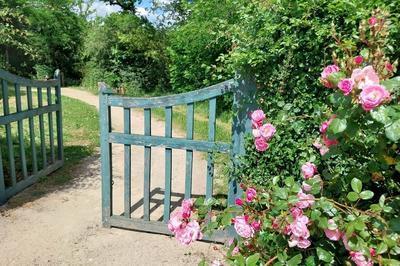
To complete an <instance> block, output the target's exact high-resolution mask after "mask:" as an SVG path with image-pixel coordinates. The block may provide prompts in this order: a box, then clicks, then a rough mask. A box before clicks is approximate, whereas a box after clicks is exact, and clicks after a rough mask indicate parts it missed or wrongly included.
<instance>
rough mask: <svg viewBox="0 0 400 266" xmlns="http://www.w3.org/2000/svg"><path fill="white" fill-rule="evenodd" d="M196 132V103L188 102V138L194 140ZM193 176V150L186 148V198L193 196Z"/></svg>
mask: <svg viewBox="0 0 400 266" xmlns="http://www.w3.org/2000/svg"><path fill="white" fill-rule="evenodd" d="M193 133H194V104H193V103H188V104H187V109H186V139H188V140H192V139H193ZM192 176H193V150H189V149H187V150H186V177H185V199H189V198H190V197H192Z"/></svg>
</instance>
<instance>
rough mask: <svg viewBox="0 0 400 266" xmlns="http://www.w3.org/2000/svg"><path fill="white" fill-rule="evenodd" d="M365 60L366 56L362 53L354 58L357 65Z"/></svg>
mask: <svg viewBox="0 0 400 266" xmlns="http://www.w3.org/2000/svg"><path fill="white" fill-rule="evenodd" d="M363 61H364V58H363V57H362V56H361V55H357V56H356V57H355V58H354V63H356V65H361V64H362V62H363Z"/></svg>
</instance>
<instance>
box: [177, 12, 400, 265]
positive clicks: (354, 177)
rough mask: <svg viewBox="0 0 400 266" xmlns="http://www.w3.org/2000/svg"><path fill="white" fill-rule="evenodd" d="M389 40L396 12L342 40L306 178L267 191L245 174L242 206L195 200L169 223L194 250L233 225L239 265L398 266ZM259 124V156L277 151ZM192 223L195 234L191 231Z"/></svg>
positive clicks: (259, 116) (232, 249)
mask: <svg viewBox="0 0 400 266" xmlns="http://www.w3.org/2000/svg"><path fill="white" fill-rule="evenodd" d="M389 32H390V22H389V21H388V20H387V13H386V12H385V11H382V10H379V9H378V10H376V11H374V12H373V14H372V16H371V17H370V18H369V19H368V20H363V21H361V22H360V27H359V36H358V37H355V36H354V39H350V38H344V37H338V36H337V34H336V32H333V36H334V39H335V41H336V44H335V45H336V47H337V49H335V52H334V54H333V61H334V64H333V65H329V66H327V67H325V69H324V70H323V72H322V73H321V77H320V79H319V81H318V82H321V83H322V84H323V85H324V86H325V87H326V88H325V90H326V91H327V92H328V93H330V96H329V97H328V98H329V99H330V102H329V105H328V107H327V108H326V109H324V111H322V112H321V114H320V116H321V117H329V119H328V120H326V121H324V122H323V123H322V124H321V126H320V128H319V131H320V134H321V136H320V137H319V139H317V141H315V142H314V143H313V144H311V143H310V144H309V145H310V147H312V146H314V147H315V148H317V149H319V151H320V155H321V158H320V159H318V160H317V156H318V155H316V154H313V152H311V154H312V157H310V160H308V161H307V162H306V161H302V160H301V158H300V159H299V158H297V160H298V162H299V163H300V165H302V166H301V177H300V178H299V174H298V173H299V172H300V171H299V170H298V172H297V173H296V174H293V175H285V174H280V175H276V176H271V177H270V180H269V182H268V184H265V183H264V184H263V186H257V185H256V183H257V182H258V180H257V179H256V178H257V174H258V172H257V169H255V168H256V167H253V169H248V170H247V171H249V172H253V175H252V176H247V175H242V176H241V180H242V184H241V188H242V189H243V190H244V191H245V192H244V193H243V195H242V196H241V197H240V198H237V199H236V201H235V203H236V206H233V207H228V208H226V209H225V210H223V211H217V210H213V211H211V212H210V209H211V208H212V206H215V205H216V206H220V204H221V203H220V202H219V201H218V200H215V199H209V200H207V201H204V200H203V199H198V200H196V202H195V203H194V205H193V206H191V208H190V212H189V211H187V209H188V207H187V206H183V210H185V208H186V212H185V215H183V214H182V213H180V214H179V211H181V210H179V211H178V214H175V215H174V216H173V218H172V219H171V221H170V223H169V227H170V230H171V231H172V232H173V233H174V234H175V236H176V237H177V239H178V240H179V241H181V242H182V243H185V244H188V243H191V242H193V241H195V240H196V239H200V238H201V237H202V235H201V234H202V233H213V232H214V231H215V230H216V229H219V228H229V227H231V226H232V225H233V227H234V229H235V231H236V233H237V237H236V239H235V240H232V241H230V242H229V243H228V248H227V262H228V263H229V264H232V265H321V264H328V265H333V264H335V265H336V264H338V265H345V264H346V265H352V263H354V264H355V265H357V266H368V265H373V264H374V263H377V264H379V265H399V264H400V235H399V226H400V224H399V221H400V219H399V211H398V208H399V205H400V194H399V192H400V190H399V180H398V177H399V173H400V169H399V167H398V164H399V162H400V150H399V148H398V143H399V139H400V131H399V128H400V127H399V123H400V122H399V121H400V120H399V118H400V115H399V103H398V99H399V92H400V82H399V78H398V77H395V78H393V75H394V73H395V71H396V67H397V62H396V61H395V62H392V61H390V60H389V57H388V56H387V54H386V52H387V51H390V49H388V48H387V47H388V46H390V39H388V36H389ZM314 78H315V79H316V77H314ZM316 80H317V79H316ZM251 118H252V124H253V137H254V143H252V144H251V147H250V146H249V148H250V149H252V150H253V151H251V153H252V154H253V155H254V154H260V153H261V154H266V153H273V150H274V149H276V148H277V147H276V146H278V145H274V144H275V143H277V141H281V139H278V138H277V137H278V136H279V133H278V132H279V130H280V128H279V127H277V134H276V135H275V136H274V137H273V138H272V139H271V137H272V136H273V135H274V134H273V133H274V132H275V131H274V130H272V129H273V126H271V125H270V126H269V127H268V128H269V129H267V127H266V125H269V124H265V125H262V124H263V121H264V119H265V115H264V113H263V112H262V111H261V110H256V111H255V112H253V113H252V115H251ZM311 136H312V137H311V138H315V137H314V136H315V134H311ZM306 137H309V136H306ZM260 139H264V140H268V141H270V144H271V145H270V147H269V146H268V145H265V142H264V143H262V142H260ZM260 143H261V144H260ZM254 147H255V149H254ZM288 148H290V149H293V147H288ZM311 149H313V148H311ZM253 155H249V156H250V157H249V156H247V157H246V158H245V161H244V162H245V165H244V166H245V167H249V166H248V165H247V164H248V163H253V165H256V164H259V165H260V164H261V165H262V166H261V167H263V168H266V167H268V166H266V165H263V164H262V161H261V160H254V161H253V162H251V159H255V158H257V157H255V156H253ZM318 157H319V156H318ZM249 158H250V159H249ZM313 162H314V163H313ZM246 163H247V164H246ZM317 165H318V166H317ZM289 167H292V165H290V166H289ZM254 172H255V173H254ZM254 177H255V178H254ZM188 214H189V215H188ZM210 214H211V215H210ZM208 215H210V217H209V218H207V216H208ZM176 217H178V218H176ZM187 223H190V224H192V225H196V226H195V227H193V226H192V227H189V228H188V229H187V228H186V225H187Z"/></svg>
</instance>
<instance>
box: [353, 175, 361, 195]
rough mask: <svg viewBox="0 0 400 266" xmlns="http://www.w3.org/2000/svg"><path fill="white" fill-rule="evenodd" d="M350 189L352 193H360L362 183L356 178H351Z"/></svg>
mask: <svg viewBox="0 0 400 266" xmlns="http://www.w3.org/2000/svg"><path fill="white" fill-rule="evenodd" d="M351 188H352V189H353V191H355V192H357V193H361V190H362V182H361V180H360V179H357V178H353V179H352V180H351Z"/></svg>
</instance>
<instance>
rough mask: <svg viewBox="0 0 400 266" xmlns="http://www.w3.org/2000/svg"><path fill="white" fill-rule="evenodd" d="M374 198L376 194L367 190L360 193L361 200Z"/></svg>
mask: <svg viewBox="0 0 400 266" xmlns="http://www.w3.org/2000/svg"><path fill="white" fill-rule="evenodd" d="M373 196H374V192H372V191H371V190H365V191H363V192H361V193H360V198H362V199H363V200H368V199H372V197H373Z"/></svg>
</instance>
